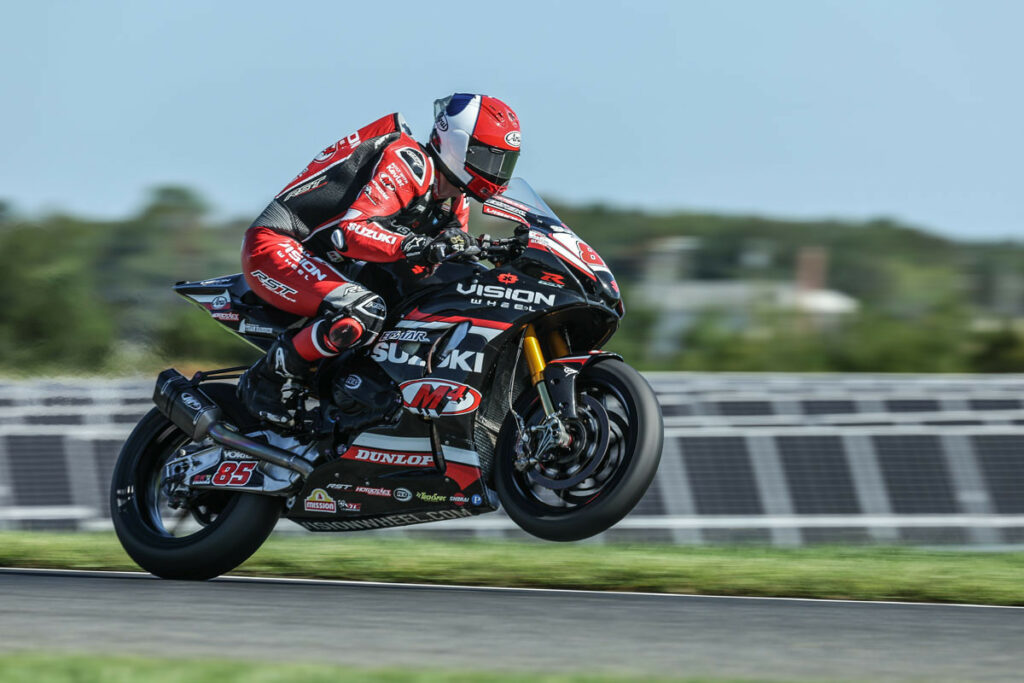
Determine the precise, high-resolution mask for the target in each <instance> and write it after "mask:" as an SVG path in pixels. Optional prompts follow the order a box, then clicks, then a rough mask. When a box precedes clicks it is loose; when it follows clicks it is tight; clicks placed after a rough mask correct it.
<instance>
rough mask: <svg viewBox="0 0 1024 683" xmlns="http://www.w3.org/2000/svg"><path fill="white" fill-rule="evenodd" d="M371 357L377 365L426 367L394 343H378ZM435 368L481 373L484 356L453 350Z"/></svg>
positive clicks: (475, 352) (420, 360) (477, 353)
mask: <svg viewBox="0 0 1024 683" xmlns="http://www.w3.org/2000/svg"><path fill="white" fill-rule="evenodd" d="M371 357H372V358H373V359H374V360H375V361H377V362H378V363H383V362H385V361H388V362H391V363H397V364H399V365H418V366H423V365H426V362H425V361H424V360H423V359H422V358H420V357H419V356H414V355H412V354H409V353H406V352H405V351H403V350H402V349H401V347H400V346H399V345H398V344H396V343H394V342H380V343H379V344H377V345H376V346H374V347H373V353H372V354H371ZM437 368H447V369H449V370H462V371H464V372H483V370H484V354H483V353H481V352H479V351H459V350H458V349H455V350H453V351H451V352H449V353H448V355H447V356H445V357H444V360H443V361H441V363H440V364H438V365H437Z"/></svg>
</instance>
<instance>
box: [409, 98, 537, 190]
mask: <svg viewBox="0 0 1024 683" xmlns="http://www.w3.org/2000/svg"><path fill="white" fill-rule="evenodd" d="M519 144H520V133H519V117H518V116H516V113H515V112H514V111H512V108H511V107H509V106H508V105H507V104H505V103H504V102H502V101H501V100H499V99H497V98H496V97H488V96H487V95H472V94H469V93H455V94H454V95H450V96H448V97H445V98H443V99H440V100H435V101H434V128H433V130H431V132H430V141H429V143H428V145H427V149H428V150H429V151H430V153H431V155H432V156H433V157H434V162H435V163H436V164H437V166H438V168H440V169H441V172H442V173H444V175H445V177H446V178H448V180H449V181H450V182H451V183H452V184H453V185H455V186H456V187H458V188H459V189H460V190H462V191H463V192H465V193H467V194H469V195H470V196H471V197H473V198H474V199H477V200H479V201H481V202H482V201H484V200H486V199H489V198H490V197H493V196H494V195H496V194H498V193H499V192H501V191H502V190H504V189H505V187H506V186H507V185H508V181H509V180H510V179H511V178H512V171H513V170H514V169H515V167H516V161H517V160H518V159H519Z"/></svg>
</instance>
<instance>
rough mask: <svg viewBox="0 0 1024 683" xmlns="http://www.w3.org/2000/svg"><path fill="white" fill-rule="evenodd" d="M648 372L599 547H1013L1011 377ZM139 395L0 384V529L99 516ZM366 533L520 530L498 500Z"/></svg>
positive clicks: (1022, 467) (1022, 416)
mask: <svg viewBox="0 0 1024 683" xmlns="http://www.w3.org/2000/svg"><path fill="white" fill-rule="evenodd" d="M648 379H649V380H650V381H651V383H652V386H654V387H655V390H656V391H657V392H658V394H659V400H661V401H662V404H663V408H664V411H665V413H666V442H665V452H664V455H663V459H662V466H661V469H660V470H659V472H658V476H657V477H656V479H655V482H654V484H653V485H652V487H651V489H650V491H649V492H648V494H647V496H645V498H644V499H643V500H642V501H641V502H640V504H639V505H638V507H637V509H636V510H635V511H634V512H633V513H632V514H631V515H630V516H628V517H627V518H626V519H625V520H623V521H622V522H621V523H620V524H619V525H617V526H616V527H615V528H614V529H612V530H610V531H608V532H606V533H605V534H603V535H602V537H600V538H599V539H597V541H598V542H600V541H602V540H615V541H620V540H625V541H647V540H656V541H664V542H676V543H717V542H758V543H773V544H777V545H800V544H805V543H820V542H830V543H834V542H853V543H878V542H882V543H924V544H954V545H986V546H999V545H1015V544H1022V543H1024V424H1022V423H1024V405H1022V404H1021V397H1022V396H1024V377H1019V376H996V377H987V376H909V375H897V376H885V375H882V376H878V375H872V376H860V375H857V376H849V375H828V376H823V375H767V374H766V375H753V374H723V375H719V374H705V373H665V374H658V373H652V374H649V375H648ZM150 390H151V384H150V382H149V381H146V380H139V381H134V380H133V381H108V382H103V381H95V380H89V381H85V380H82V381H69V382H53V381H47V382H37V383H27V382H0V528H28V529H50V528H62V529H71V528H77V529H96V528H109V520H108V519H107V491H108V486H109V478H110V471H111V469H112V467H113V463H114V460H115V459H116V457H117V453H118V451H119V449H120V446H121V443H122V442H123V440H124V438H125V437H126V436H127V435H128V433H129V432H130V430H131V428H132V426H133V425H134V423H135V421H136V420H137V419H138V418H139V417H140V416H141V415H142V414H143V413H144V412H145V411H146V410H148V409H149V408H150V405H151V404H150V403H149V399H148V396H149V393H150ZM830 410H831V411H832V412H829V411H830ZM289 528H293V529H294V530H295V531H296V532H297V533H305V532H302V531H301V530H300V529H299V528H298V527H296V526H294V525H282V529H289ZM370 533H388V534H411V535H419V534H428V535H429V534H449V535H450V534H454V535H465V534H471V535H474V536H483V537H515V538H525V534H523V532H521V531H519V530H518V529H517V528H516V527H515V525H514V524H513V523H512V522H511V520H509V519H508V518H507V517H506V516H504V515H503V514H502V513H500V512H499V513H497V514H494V515H486V516H483V517H480V518H474V519H467V520H452V521H450V522H444V523H438V524H433V525H425V526H419V527H407V528H402V529H394V530H386V531H380V532H370Z"/></svg>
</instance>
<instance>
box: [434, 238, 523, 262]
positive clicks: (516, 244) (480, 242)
mask: <svg viewBox="0 0 1024 683" xmlns="http://www.w3.org/2000/svg"><path fill="white" fill-rule="evenodd" d="M525 246H526V239H525V238H524V237H522V236H521V237H508V238H505V239H491V236H490V235H479V236H478V237H477V238H476V244H472V245H470V246H468V247H466V248H465V249H463V250H462V251H455V252H452V253H451V255H450V256H448V258H446V259H444V260H445V261H456V262H459V261H479V260H480V259H482V258H483V259H487V260H488V261H491V262H492V263H499V264H500V263H505V262H506V261H510V260H512V259H513V258H515V257H516V256H518V255H519V254H520V253H521V252H522V250H523V247H525Z"/></svg>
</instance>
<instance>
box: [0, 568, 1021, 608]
mask: <svg viewBox="0 0 1024 683" xmlns="http://www.w3.org/2000/svg"><path fill="white" fill-rule="evenodd" d="M0 573H3V574H17V573H22V574H51V575H61V574H72V575H74V574H84V575H93V576H97V577H98V578H102V577H104V576H113V577H131V578H151V579H159V577H156V576H154V575H153V574H150V573H149V572H142V571H138V572H133V571H122V570H103V569H53V568H48V567H6V566H0ZM212 580H213V581H220V582H225V583H227V582H239V583H297V584H304V585H310V586H349V587H352V588H358V587H360V586H366V587H369V588H420V589H431V590H457V591H494V592H511V593H559V594H568V595H615V596H641V597H648V598H698V599H708V600H769V601H785V602H808V603H837V604H844V605H896V606H919V607H977V608H984V609H1013V610H1024V606H1022V605H980V604H977V603H971V602H910V601H899V600H849V599H842V598H795V597H786V596H769V595H710V594H701V593H650V592H642V591H599V590H586V589H573V588H525V587H519V586H466V585H462V584H451V583H396V582H388V581H352V580H346V579H306V578H299V577H294V576H236V575H233V574H228V575H224V576H219V577H217V578H215V579H212Z"/></svg>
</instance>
